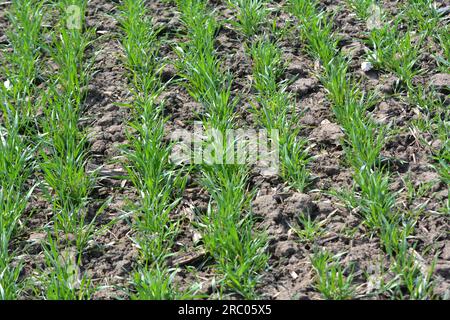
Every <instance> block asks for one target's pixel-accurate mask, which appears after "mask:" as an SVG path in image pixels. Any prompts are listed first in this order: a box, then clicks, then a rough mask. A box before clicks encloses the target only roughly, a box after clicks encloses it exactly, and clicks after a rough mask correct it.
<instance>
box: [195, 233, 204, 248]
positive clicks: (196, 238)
mask: <svg viewBox="0 0 450 320" xmlns="http://www.w3.org/2000/svg"><path fill="white" fill-rule="evenodd" d="M202 238H203V237H202V235H201V234H200V233H198V232H194V234H193V235H192V241H193V242H194V245H197V244H198V243H199V242H200V240H202Z"/></svg>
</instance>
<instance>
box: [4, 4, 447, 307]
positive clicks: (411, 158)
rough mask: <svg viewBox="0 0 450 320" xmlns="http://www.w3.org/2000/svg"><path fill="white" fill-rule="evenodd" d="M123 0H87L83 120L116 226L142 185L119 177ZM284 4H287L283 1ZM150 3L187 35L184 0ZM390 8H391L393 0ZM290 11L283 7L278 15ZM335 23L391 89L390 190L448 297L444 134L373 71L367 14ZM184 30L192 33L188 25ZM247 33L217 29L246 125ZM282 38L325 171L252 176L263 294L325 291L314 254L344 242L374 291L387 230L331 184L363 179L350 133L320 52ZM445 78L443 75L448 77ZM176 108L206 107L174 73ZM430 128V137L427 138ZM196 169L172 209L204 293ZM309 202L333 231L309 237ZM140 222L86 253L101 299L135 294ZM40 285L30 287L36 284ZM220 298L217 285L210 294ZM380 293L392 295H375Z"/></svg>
mask: <svg viewBox="0 0 450 320" xmlns="http://www.w3.org/2000/svg"><path fill="white" fill-rule="evenodd" d="M344 2H345V1H322V3H323V5H324V6H327V10H337V5H343V3H344ZM214 3H218V4H215V5H214V7H215V8H216V9H217V11H216V12H217V14H218V17H219V19H220V20H224V19H227V18H233V13H232V12H231V11H230V10H227V9H226V7H225V6H224V5H223V4H222V3H223V2H221V1H214ZM389 3H390V4H389V8H391V9H392V8H394V9H395V8H396V1H390V2H389ZM116 5H117V2H116V1H112V0H107V1H105V0H93V1H90V2H89V5H88V19H87V21H88V24H89V26H92V27H95V28H96V30H97V40H96V41H95V42H94V48H93V52H95V53H96V56H95V64H94V67H95V70H96V72H95V74H94V76H93V78H92V80H91V82H90V85H89V88H88V89H89V90H88V96H87V101H86V113H85V116H86V117H85V119H83V121H82V123H81V124H80V125H81V126H83V127H84V128H86V130H88V131H89V132H90V148H91V153H92V157H91V161H90V163H89V167H91V168H98V167H99V166H101V167H102V168H101V170H100V172H101V178H100V181H99V186H98V188H97V189H96V190H95V192H94V194H93V195H92V198H93V200H92V203H93V204H94V205H93V209H95V207H96V206H97V205H98V204H99V203H102V202H103V201H105V200H106V199H108V198H110V201H111V202H110V204H109V205H108V206H107V208H106V210H105V211H104V212H103V213H102V214H101V216H100V218H99V220H98V221H97V224H98V227H99V228H100V227H101V226H104V225H106V224H107V223H109V222H111V221H112V219H114V218H118V217H121V216H122V215H123V214H124V213H125V212H127V204H128V203H130V202H133V200H134V199H135V197H136V196H135V190H134V189H133V187H132V186H131V184H130V183H129V182H128V181H127V180H126V179H120V178H117V176H118V175H119V176H120V175H123V174H124V170H123V168H122V167H121V164H120V158H118V156H119V155H120V151H119V147H120V146H121V145H123V144H124V143H126V135H125V130H126V123H127V120H128V117H129V114H128V110H127V108H124V107H121V106H120V105H119V104H121V103H125V102H127V101H129V98H130V92H129V90H128V85H127V77H126V72H127V71H126V70H125V69H124V67H123V65H124V64H123V60H122V58H123V57H122V51H121V48H120V44H119V41H118V36H119V27H118V25H117V22H116V21H115V19H114V14H115V13H116V8H115V6H116ZM273 6H274V7H276V6H278V4H274V5H273ZM149 9H150V10H149V12H150V13H151V15H152V16H153V17H154V21H155V22H156V23H157V24H159V25H161V26H164V30H163V33H164V35H165V36H166V37H167V38H168V40H169V42H175V41H179V37H180V35H179V33H178V32H179V31H180V29H181V24H180V22H179V21H178V18H179V17H178V14H177V13H176V10H175V7H174V6H173V5H171V4H168V3H166V2H162V1H151V2H149ZM394 9H392V10H394ZM286 18H288V17H287V16H286V15H283V14H279V17H278V19H279V21H280V22H282V21H284V19H286ZM335 20H336V26H335V27H336V30H337V31H338V32H339V34H340V35H342V36H343V41H342V46H343V47H345V48H346V49H348V50H353V51H352V52H354V59H353V62H352V72H353V73H354V74H355V76H356V77H358V78H360V79H361V81H362V86H363V87H365V88H371V89H378V90H379V91H380V92H382V99H381V101H380V102H379V103H378V104H377V105H376V107H375V109H374V110H373V111H372V115H373V117H374V119H377V121H380V122H382V123H391V125H393V126H395V128H397V129H399V132H400V133H399V134H396V135H394V136H392V137H390V139H389V141H388V143H387V144H386V146H385V149H384V150H383V152H382V153H383V157H385V158H386V159H392V162H393V163H394V165H393V166H391V171H392V180H393V181H392V189H393V190H395V191H398V192H399V196H398V203H397V206H398V209H399V210H402V211H403V212H408V211H417V207H418V206H422V209H421V210H420V212H419V219H418V224H417V226H416V232H415V234H414V239H411V240H414V241H417V243H418V246H417V247H416V251H417V252H418V253H420V255H421V256H422V257H423V259H424V261H425V263H426V264H427V265H430V264H431V262H432V260H433V258H434V257H437V267H436V270H435V284H436V290H435V291H436V294H437V295H438V296H440V297H444V295H445V294H449V293H450V234H449V230H450V228H449V227H450V226H449V224H450V222H449V218H448V215H442V214H438V212H439V211H440V210H442V208H443V207H444V205H445V202H446V201H447V197H448V193H447V190H448V186H446V185H444V184H443V183H442V182H439V176H438V175H437V173H436V172H435V171H434V169H433V168H432V166H431V164H432V160H431V156H432V151H433V149H432V147H430V146H433V145H435V144H436V143H438V142H435V141H430V139H432V138H433V137H428V136H426V134H425V133H422V132H413V131H411V130H409V128H410V123H411V120H412V119H415V117H417V110H415V108H414V107H413V106H411V105H408V104H407V103H406V102H405V101H404V99H402V96H401V95H400V96H398V95H393V94H392V93H393V86H394V83H395V76H394V75H392V74H389V73H381V72H380V73H375V72H374V73H370V74H364V73H363V72H362V71H360V65H361V62H362V61H364V54H365V52H366V50H365V49H366V48H365V46H364V44H362V41H361V39H363V38H364V32H365V25H364V23H361V22H359V21H357V19H356V17H355V16H354V15H353V14H351V13H350V12H349V11H348V10H347V9H342V10H341V11H340V12H338V13H337V16H336V19H335ZM4 24H5V20H4V17H3V10H0V29H1V28H2V26H3V25H4ZM180 34H182V33H180ZM4 42H5V39H4V35H0V44H4ZM244 42H245V39H244V38H243V37H242V36H241V35H239V34H238V33H237V32H236V31H234V30H232V29H231V28H230V27H229V26H228V25H227V24H225V25H224V27H222V28H221V29H220V32H219V34H218V36H217V50H218V54H219V55H220V56H221V57H222V58H223V60H224V66H226V68H229V69H230V71H231V72H232V73H233V75H234V77H235V81H234V86H233V93H234V94H235V95H239V96H241V97H242V101H241V103H240V104H239V106H238V110H237V112H238V115H239V117H238V121H239V124H242V125H243V126H249V127H250V126H252V125H254V122H253V119H252V116H251V113H250V112H249V110H248V108H249V106H248V102H250V101H252V98H253V97H254V94H255V92H254V91H253V90H252V88H251V85H252V83H251V77H250V74H251V61H250V59H249V58H248V56H247V55H246V54H245V47H244ZM281 48H282V50H283V53H284V55H285V58H286V60H287V61H289V64H288V67H287V71H286V74H285V75H284V77H285V78H286V79H289V80H292V84H291V85H290V86H289V90H290V91H291V92H292V93H293V94H294V95H295V97H296V99H297V101H298V108H299V112H300V111H301V112H302V116H301V124H302V125H303V127H304V128H303V129H302V132H301V134H302V136H304V138H306V139H308V141H311V143H312V144H313V146H312V148H311V153H312V155H313V161H312V162H311V165H310V168H311V171H312V173H313V175H314V177H315V180H314V184H313V185H312V186H311V188H310V189H309V190H308V191H307V192H306V193H304V194H303V193H298V192H294V191H292V190H290V189H289V188H287V186H286V185H285V184H284V183H283V182H282V181H281V180H280V179H278V178H267V177H263V176H261V175H259V174H258V173H255V174H254V175H253V176H252V184H254V186H255V187H256V188H258V190H259V191H258V193H257V196H256V197H255V199H254V201H253V210H254V214H255V215H256V216H257V217H258V218H259V221H260V223H259V225H258V226H259V227H260V228H264V229H266V230H267V233H268V235H269V247H268V251H269V253H270V254H271V258H270V262H269V264H270V268H269V269H268V270H267V271H266V272H265V273H264V274H263V277H262V283H261V285H260V288H259V289H258V292H259V294H260V295H261V296H262V297H264V298H268V299H320V298H321V296H320V294H319V293H318V292H317V290H316V289H315V288H314V275H315V273H314V271H313V270H312V267H311V263H310V255H311V254H312V253H313V251H314V250H315V249H316V248H317V247H319V248H326V249H328V250H330V251H331V252H333V253H336V254H337V253H344V255H343V262H344V263H345V264H346V265H353V266H354V271H355V272H356V277H355V282H356V284H357V285H360V286H358V292H357V294H358V295H361V296H362V295H364V294H368V293H369V292H370V290H371V288H370V286H369V285H368V283H369V282H368V277H369V278H370V277H371V276H373V277H376V275H377V274H378V273H379V272H380V269H383V268H385V267H386V265H388V264H389V260H388V258H387V256H386V254H385V253H384V252H383V250H382V249H381V246H380V242H379V239H378V238H377V237H376V236H374V237H370V236H369V235H368V232H367V230H365V229H364V228H363V227H362V226H361V217H360V216H359V215H358V214H357V213H356V212H353V211H351V210H348V209H347V208H346V207H345V206H344V205H343V204H342V203H341V201H340V200H338V199H337V198H336V197H333V196H331V195H330V194H329V191H331V190H347V189H349V188H351V186H352V185H353V180H352V170H351V169H350V168H349V166H348V164H347V163H346V160H345V154H344V151H343V148H342V138H343V132H342V130H341V128H340V127H339V126H338V125H337V123H336V119H335V118H334V115H333V113H332V110H331V106H330V103H329V102H328V101H327V97H326V92H325V89H324V88H323V87H322V86H321V84H320V82H319V81H318V80H317V77H316V75H315V74H316V73H317V72H316V71H317V70H316V68H317V66H316V63H315V61H312V60H311V59H310V58H309V57H308V56H307V55H306V54H305V52H304V46H303V44H302V43H301V42H300V40H299V39H298V37H296V36H295V33H293V34H292V35H291V36H289V38H287V39H285V40H284V41H283V42H281ZM161 54H162V55H164V56H166V57H168V61H174V59H177V58H176V55H175V54H174V52H173V51H172V46H171V45H170V44H167V45H164V47H163V48H162V50H161ZM433 61H434V60H433V59H429V60H427V59H424V60H423V63H424V65H425V66H427V70H428V71H427V73H426V74H425V75H424V76H423V79H422V81H424V82H429V81H431V79H434V80H435V81H441V82H442V81H444V82H445V81H446V83H447V85H448V82H449V81H448V78H447V80H445V78H443V77H444V76H437V77H436V73H437V72H435V71H434V70H435V69H436V67H435V65H434V62H433ZM175 76H176V71H175V69H174V67H173V65H170V64H169V65H168V66H167V67H166V69H165V71H164V73H163V78H165V79H166V80H168V79H170V78H172V77H175ZM444 84H445V83H444ZM162 98H163V99H165V101H166V112H167V114H168V115H170V119H169V123H168V130H170V131H171V130H173V129H178V128H189V127H190V126H191V125H192V122H193V121H194V120H196V115H195V114H196V112H198V111H200V110H201V107H200V106H199V105H198V104H197V103H196V102H194V100H193V99H192V98H191V97H190V96H189V95H188V93H187V92H186V91H185V89H184V88H182V87H181V86H180V85H179V84H178V83H176V82H173V83H172V84H171V85H170V86H169V87H168V88H167V90H166V91H165V92H164V93H163V95H162ZM423 139H425V141H428V142H429V145H427V144H424V143H423ZM407 177H410V178H411V181H412V183H413V184H414V186H416V187H418V186H419V185H420V184H423V183H426V182H429V183H430V184H431V185H432V186H431V187H430V190H429V191H428V192H426V193H425V194H423V195H422V196H421V197H420V198H415V199H413V200H412V201H409V199H407V192H406V189H405V183H404V181H405V179H407ZM194 180H195V179H191V181H192V183H191V184H190V185H188V187H187V189H186V190H185V192H184V195H183V200H182V202H181V204H180V205H179V207H178V208H177V210H176V211H175V212H174V213H173V217H174V219H180V221H181V222H182V228H181V232H180V234H179V236H178V239H177V244H176V247H175V248H174V251H175V254H174V256H173V257H172V258H171V261H169V264H170V265H171V266H174V267H178V268H180V271H179V273H178V276H177V282H178V284H179V286H180V287H182V288H185V287H189V286H190V285H192V283H193V282H194V281H195V282H200V283H202V288H203V289H202V291H203V293H207V294H211V293H213V292H214V288H213V287H212V286H213V283H214V279H215V277H216V275H215V274H214V269H213V268H212V267H211V263H210V260H209V257H208V256H206V255H205V254H204V253H203V250H202V246H201V243H200V244H194V241H193V238H194V235H195V234H196V232H197V231H196V230H195V228H194V227H193V226H192V224H191V221H192V220H195V219H196V215H197V214H198V212H204V211H205V210H206V208H207V204H208V201H209V197H208V195H207V194H206V192H205V191H204V190H202V189H201V188H200V187H199V186H198V185H197V184H195V183H194V182H193V181H194ZM30 213H32V215H31V216H30V219H29V220H28V221H27V223H26V228H25V230H23V232H22V233H21V235H20V237H19V238H18V239H17V240H16V242H15V244H14V245H15V246H16V248H21V249H20V250H19V251H22V252H21V254H22V258H24V260H25V263H26V267H25V272H24V276H30V275H33V274H35V273H36V272H37V270H38V269H39V267H41V266H42V254H43V253H42V250H41V247H40V246H39V245H37V244H38V243H39V240H40V239H42V238H43V236H42V233H41V231H40V228H41V227H43V226H44V225H45V224H46V223H48V221H49V218H50V217H49V209H48V204H46V203H45V201H43V200H40V196H39V192H37V193H36V195H35V197H34V200H33V202H32V203H31V205H30ZM300 213H305V214H309V215H311V217H312V218H313V219H317V220H318V221H325V222H324V226H325V233H324V234H323V236H321V237H320V238H319V239H316V241H315V242H314V243H301V242H299V241H298V238H297V237H296V236H295V234H294V233H293V232H292V230H291V228H290V226H291V225H292V224H294V223H295V222H296V216H297V215H298V214H300ZM132 239H133V231H132V228H131V226H130V221H129V220H128V219H120V220H119V221H118V222H117V223H115V224H113V225H112V227H111V228H109V229H108V230H107V231H106V232H104V233H103V234H101V235H99V236H98V237H96V238H95V241H94V242H93V243H92V244H90V246H89V249H88V250H87V251H86V253H85V254H84V257H83V268H84V270H85V271H86V272H87V273H88V274H89V275H91V276H92V277H93V279H94V282H95V283H96V284H98V285H101V286H102V289H101V290H100V291H98V292H97V293H96V295H95V298H96V299H114V298H125V297H126V290H127V288H129V281H130V278H131V276H132V272H133V268H134V267H135V266H136V263H137V249H136V247H135V246H134V244H133V241H132ZM30 295H32V293H30ZM212 297H214V295H212ZM374 298H383V297H382V296H375V297H374Z"/></svg>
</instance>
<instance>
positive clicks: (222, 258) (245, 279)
mask: <svg viewBox="0 0 450 320" xmlns="http://www.w3.org/2000/svg"><path fill="white" fill-rule="evenodd" d="M177 5H178V8H179V11H180V13H181V20H182V23H183V25H184V27H185V30H186V38H187V41H186V42H184V43H181V44H180V45H179V47H178V48H177V53H178V55H179V60H178V61H177V67H178V70H179V74H180V75H181V77H182V78H183V79H184V80H185V86H186V88H187V90H188V92H189V93H190V95H191V96H192V97H193V98H194V99H195V100H196V101H198V102H199V103H201V105H202V107H203V108H204V112H203V114H202V122H203V128H204V129H205V131H206V132H207V133H208V134H207V137H208V138H207V141H204V142H205V144H206V145H207V146H208V148H205V153H204V154H203V163H202V164H201V165H199V166H198V168H197V169H198V170H199V171H201V178H200V184H201V186H202V187H203V188H204V189H205V190H206V191H207V192H208V193H209V195H210V196H211V201H210V203H209V206H208V209H207V212H206V214H203V215H202V217H201V219H200V220H201V221H200V223H199V225H200V227H201V231H202V233H203V234H202V236H203V243H204V246H205V248H206V250H207V252H208V253H209V254H210V255H211V256H212V258H213V259H214V261H215V269H216V271H217V273H218V275H219V277H220V279H219V281H218V282H217V288H218V290H217V291H218V292H217V293H218V294H219V296H220V297H222V296H223V294H224V293H225V294H226V293H228V292H229V291H230V290H231V291H232V292H234V293H237V294H239V295H241V296H242V297H244V298H255V297H257V293H256V291H257V286H258V284H259V280H260V277H261V274H262V271H264V270H265V268H266V267H267V260H268V255H267V253H266V245H267V244H266V238H265V236H264V235H263V234H260V233H259V232H258V231H256V230H254V226H255V222H254V218H253V216H252V212H251V205H250V203H251V200H252V197H253V195H254V190H253V189H251V188H250V187H249V183H248V177H249V165H248V163H247V162H246V159H245V157H244V158H243V159H241V160H243V161H238V160H237V159H236V158H237V157H240V155H239V154H237V155H235V153H234V151H235V139H238V138H236V136H234V137H231V138H229V137H230V136H227V132H228V133H229V132H231V130H233V129H236V128H235V124H234V119H235V117H236V113H235V112H236V111H235V109H236V106H237V104H238V100H237V98H233V96H232V92H231V86H232V75H231V74H230V73H229V72H225V71H223V70H222V69H221V61H220V59H218V57H217V55H216V53H215V49H214V40H215V36H216V33H217V31H218V28H219V25H218V23H217V21H216V19H215V17H214V15H213V13H212V12H211V11H210V10H209V9H208V8H207V2H206V1H202V0H179V1H177ZM223 137H226V138H223ZM208 150H209V151H211V152H209V151H208Z"/></svg>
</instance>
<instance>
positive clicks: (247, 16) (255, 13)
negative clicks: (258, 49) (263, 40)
mask: <svg viewBox="0 0 450 320" xmlns="http://www.w3.org/2000/svg"><path fill="white" fill-rule="evenodd" d="M227 3H228V6H229V7H230V8H231V9H233V10H236V11H237V14H236V21H234V20H231V21H230V22H231V24H232V25H234V26H235V27H236V28H237V29H238V30H239V31H240V32H241V33H242V34H243V35H245V36H246V37H252V36H254V35H255V34H258V33H259V32H260V30H261V27H262V26H263V25H264V24H265V23H266V21H267V16H268V14H269V10H268V8H267V0H228V2H227Z"/></svg>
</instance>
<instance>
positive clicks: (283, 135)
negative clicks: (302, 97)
mask: <svg viewBox="0 0 450 320" xmlns="http://www.w3.org/2000/svg"><path fill="white" fill-rule="evenodd" d="M249 52H250V55H251V57H252V61H253V79H254V85H253V86H254V88H255V89H256V91H257V93H258V96H257V98H256V99H257V103H258V106H254V107H253V113H254V114H255V118H256V119H257V121H258V123H259V124H260V125H262V126H263V127H264V128H266V129H267V130H277V132H278V139H279V141H278V147H279V156H280V171H281V172H280V173H281V176H282V177H283V179H284V180H285V181H286V182H288V183H289V185H290V186H292V187H293V188H295V189H296V190H299V191H304V190H305V189H306V188H307V187H308V185H309V184H310V183H311V176H310V173H309V170H308V168H307V165H308V163H309V161H310V158H311V157H310V155H309V154H308V148H307V141H306V140H305V139H303V138H301V137H299V131H300V128H299V127H298V116H297V112H298V111H297V110H296V108H295V101H294V99H293V97H292V96H291V95H290V94H288V93H287V92H286V89H287V83H286V82H285V81H280V77H281V76H282V74H283V73H284V70H285V63H284V61H283V60H282V54H281V50H280V49H279V48H278V47H277V45H276V44H275V43H272V42H270V41H267V40H260V41H256V42H254V43H253V44H252V46H251V47H250V48H249Z"/></svg>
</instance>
